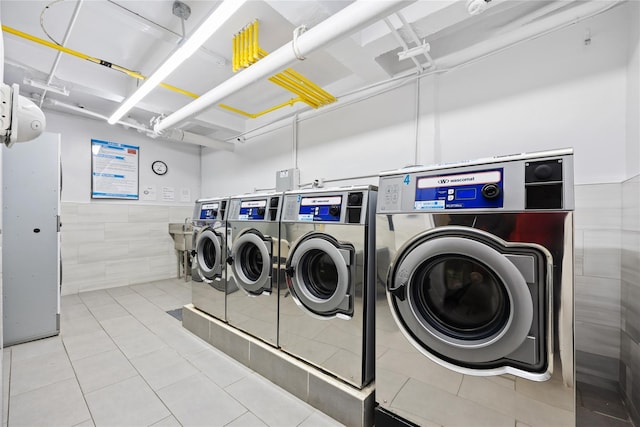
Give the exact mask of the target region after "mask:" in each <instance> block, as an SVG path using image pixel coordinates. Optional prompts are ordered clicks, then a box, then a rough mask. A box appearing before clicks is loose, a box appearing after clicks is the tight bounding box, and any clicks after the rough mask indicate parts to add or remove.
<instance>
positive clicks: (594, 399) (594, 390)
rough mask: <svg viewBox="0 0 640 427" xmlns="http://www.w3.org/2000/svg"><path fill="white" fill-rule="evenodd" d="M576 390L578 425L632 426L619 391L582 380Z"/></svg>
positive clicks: (588, 426) (584, 426) (595, 426)
mask: <svg viewBox="0 0 640 427" xmlns="http://www.w3.org/2000/svg"><path fill="white" fill-rule="evenodd" d="M576 391H577V396H576V403H577V405H576V406H577V413H576V425H577V426H578V427H633V423H632V422H631V419H630V417H629V412H628V410H627V408H626V407H625V405H624V402H623V401H622V396H620V393H618V392H616V391H612V390H608V389H605V388H603V387H598V386H595V385H591V384H587V383H583V382H578V384H577V386H576Z"/></svg>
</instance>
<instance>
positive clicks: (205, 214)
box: [200, 203, 220, 219]
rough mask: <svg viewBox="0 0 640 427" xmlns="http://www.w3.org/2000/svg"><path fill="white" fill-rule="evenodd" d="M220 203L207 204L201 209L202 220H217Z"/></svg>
mask: <svg viewBox="0 0 640 427" xmlns="http://www.w3.org/2000/svg"><path fill="white" fill-rule="evenodd" d="M219 207H220V204H219V203H205V204H203V205H202V208H200V219H216V216H218V208H219Z"/></svg>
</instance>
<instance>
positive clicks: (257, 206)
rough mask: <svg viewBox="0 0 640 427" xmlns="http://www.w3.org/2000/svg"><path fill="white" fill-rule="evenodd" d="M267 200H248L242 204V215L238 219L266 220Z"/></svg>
mask: <svg viewBox="0 0 640 427" xmlns="http://www.w3.org/2000/svg"><path fill="white" fill-rule="evenodd" d="M266 206H267V199H262V200H247V201H244V202H241V203H240V214H239V215H238V219H247V220H250V219H264V214H265V211H266V209H265V207H266Z"/></svg>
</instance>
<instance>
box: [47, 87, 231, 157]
mask: <svg viewBox="0 0 640 427" xmlns="http://www.w3.org/2000/svg"><path fill="white" fill-rule="evenodd" d="M47 104H49V105H53V106H56V107H61V108H65V109H67V110H70V111H75V112H78V113H82V114H84V115H86V116H89V117H94V118H96V119H101V120H105V121H106V120H107V119H108V117H107V116H104V115H102V114H99V113H96V112H95V111H91V110H87V109H86V108H80V107H77V106H75V105H71V104H67V103H66V102H61V101H58V100H57V99H47ZM117 124H119V125H122V126H124V127H127V128H132V129H135V130H137V131H139V132H141V133H144V134H145V135H146V136H148V137H150V138H158V137H159V138H163V139H168V140H170V141H178V142H185V143H189V144H196V145H202V146H205V147H210V148H215V149H218V150H224V151H233V150H234V149H235V145H234V144H232V143H230V142H224V141H220V140H217V139H212V138H208V137H206V136H202V135H198V134H196V133H193V132H188V131H184V130H182V129H169V130H167V131H165V132H162V133H161V134H158V133H156V132H154V131H153V129H149V128H147V127H145V126H143V125H139V124H136V123H130V122H126V121H122V120H120V121H118V122H117Z"/></svg>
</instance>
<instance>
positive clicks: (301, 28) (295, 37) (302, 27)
mask: <svg viewBox="0 0 640 427" xmlns="http://www.w3.org/2000/svg"><path fill="white" fill-rule="evenodd" d="M306 31H307V26H306V25H300V26H299V27H297V28H295V29H294V30H293V40H292V42H291V47H292V48H293V54H294V55H295V56H296V58H298V59H299V60H300V61H304V60H305V59H307V58H306V57H304V56H303V55H302V54H301V53H300V50H299V49H298V37H300V36H301V35H302V34H304V33H305V32H306Z"/></svg>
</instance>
